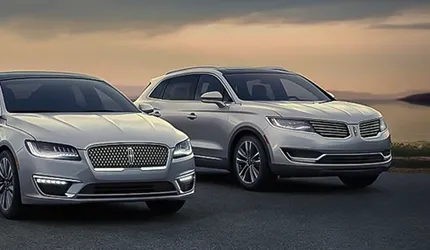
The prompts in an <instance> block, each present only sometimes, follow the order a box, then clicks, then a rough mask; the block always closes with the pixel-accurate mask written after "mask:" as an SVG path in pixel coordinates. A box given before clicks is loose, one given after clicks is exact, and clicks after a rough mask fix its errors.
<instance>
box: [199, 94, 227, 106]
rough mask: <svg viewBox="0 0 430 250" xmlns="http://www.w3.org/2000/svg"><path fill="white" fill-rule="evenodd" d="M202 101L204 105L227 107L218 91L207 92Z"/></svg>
mask: <svg viewBox="0 0 430 250" xmlns="http://www.w3.org/2000/svg"><path fill="white" fill-rule="evenodd" d="M200 99H201V101H202V102H204V103H215V104H216V105H218V107H220V108H223V107H225V103H224V102H223V97H222V95H221V93H220V92H218V91H211V92H206V93H204V94H203V95H201V97H200Z"/></svg>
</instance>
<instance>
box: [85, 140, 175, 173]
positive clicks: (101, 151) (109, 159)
mask: <svg viewBox="0 0 430 250" xmlns="http://www.w3.org/2000/svg"><path fill="white" fill-rule="evenodd" d="M168 156H169V150H168V148H167V147H165V146H160V145H139V144H133V145H103V146H96V147H92V148H90V149H88V158H89V159H90V161H91V164H92V165H93V167H94V168H143V167H161V166H166V165H167V159H168Z"/></svg>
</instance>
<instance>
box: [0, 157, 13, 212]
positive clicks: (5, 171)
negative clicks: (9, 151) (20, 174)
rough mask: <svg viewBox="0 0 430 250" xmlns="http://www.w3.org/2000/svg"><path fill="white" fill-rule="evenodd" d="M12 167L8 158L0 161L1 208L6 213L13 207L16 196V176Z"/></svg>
mask: <svg viewBox="0 0 430 250" xmlns="http://www.w3.org/2000/svg"><path fill="white" fill-rule="evenodd" d="M13 175H14V174H13V170H12V165H11V163H10V161H9V159H7V158H6V157H3V158H2V159H1V160H0V206H1V208H2V209H3V210H4V211H7V210H9V208H10V207H11V206H12V201H13V195H14V178H13V177H14V176H13Z"/></svg>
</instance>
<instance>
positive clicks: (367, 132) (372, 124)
mask: <svg viewBox="0 0 430 250" xmlns="http://www.w3.org/2000/svg"><path fill="white" fill-rule="evenodd" d="M380 123H381V121H380V120H379V119H378V120H372V121H366V122H362V123H360V135H361V137H364V138H366V137H373V136H377V135H378V133H379V132H380V131H381V128H380V126H381V124H380Z"/></svg>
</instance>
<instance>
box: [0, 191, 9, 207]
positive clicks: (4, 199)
mask: <svg viewBox="0 0 430 250" xmlns="http://www.w3.org/2000/svg"><path fill="white" fill-rule="evenodd" d="M0 203H1V206H2V208H3V209H4V210H7V206H6V190H5V191H3V192H2V193H1V200H0Z"/></svg>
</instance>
